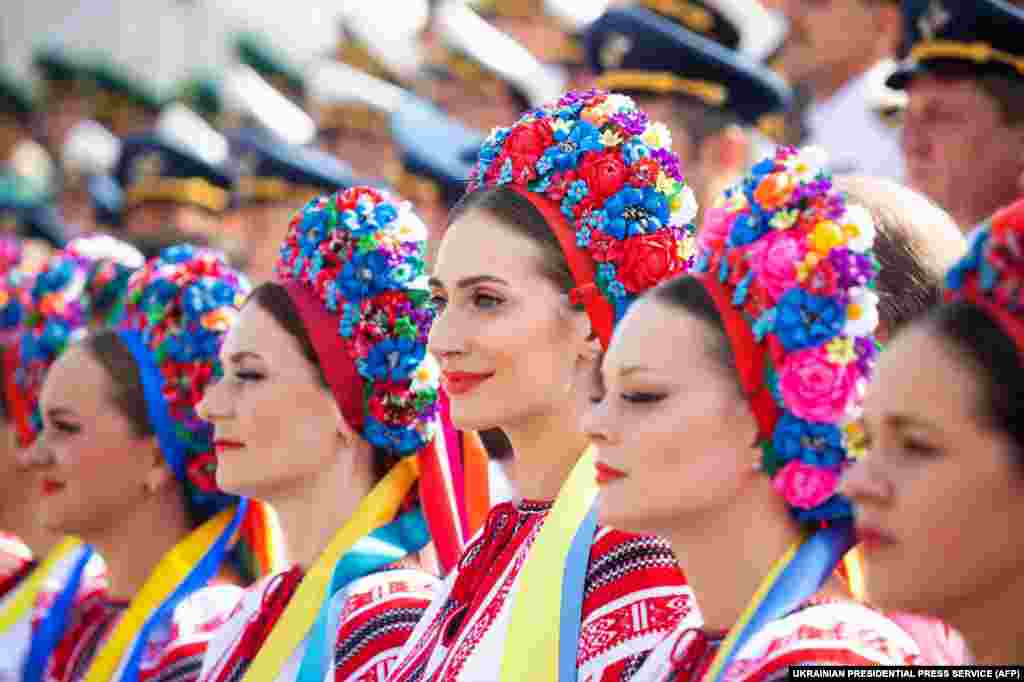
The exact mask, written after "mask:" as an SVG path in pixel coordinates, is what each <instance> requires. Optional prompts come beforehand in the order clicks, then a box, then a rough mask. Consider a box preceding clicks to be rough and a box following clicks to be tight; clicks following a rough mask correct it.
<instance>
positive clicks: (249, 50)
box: [234, 33, 306, 102]
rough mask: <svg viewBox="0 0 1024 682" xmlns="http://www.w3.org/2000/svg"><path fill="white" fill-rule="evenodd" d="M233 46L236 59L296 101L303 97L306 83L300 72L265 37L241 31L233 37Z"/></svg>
mask: <svg viewBox="0 0 1024 682" xmlns="http://www.w3.org/2000/svg"><path fill="white" fill-rule="evenodd" d="M234 47H235V56H236V57H237V58H238V61H240V62H241V63H242V64H245V65H246V66H248V67H250V68H252V69H254V70H255V71H256V72H257V73H258V74H259V75H260V76H262V77H263V78H264V79H265V80H266V81H267V82H268V83H270V84H271V85H272V86H274V87H275V88H277V89H278V90H279V91H280V92H282V93H284V94H285V95H287V96H288V97H289V98H290V99H292V100H293V101H296V102H301V101H302V100H303V99H305V96H306V83H305V81H304V80H303V78H302V74H301V73H300V72H299V70H298V69H296V68H295V67H294V66H293V65H292V64H290V63H289V61H288V58H287V57H286V56H285V55H283V54H282V53H281V52H280V51H279V50H277V49H275V48H274V46H273V45H271V44H270V42H269V41H268V40H267V39H266V38H264V37H263V36H261V35H259V34H256V33H242V34H240V35H238V36H236V37H235V45H234Z"/></svg>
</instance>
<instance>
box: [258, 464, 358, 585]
mask: <svg viewBox="0 0 1024 682" xmlns="http://www.w3.org/2000/svg"><path fill="white" fill-rule="evenodd" d="M345 456H350V457H359V456H362V455H361V454H356V455H345ZM366 456H368V457H370V456H372V455H370V454H369V453H367V455H366ZM371 488H372V484H371V483H370V482H369V480H366V481H364V482H361V483H357V482H356V481H354V480H353V477H352V476H351V475H350V474H340V473H339V472H338V470H337V468H331V469H327V470H324V471H322V472H321V473H320V474H319V475H318V476H316V477H315V478H311V479H307V480H305V481H303V483H302V484H301V485H299V486H295V487H294V488H290V489H289V490H287V491H284V492H282V493H281V494H280V495H275V496H273V497H272V498H268V499H267V500H266V501H267V502H268V503H269V504H270V505H271V506H272V507H273V508H274V511H276V512H277V517H278V520H279V521H280V523H281V531H282V534H283V535H284V555H285V559H286V560H287V562H288V563H290V564H298V565H299V566H301V567H302V568H303V569H306V570H309V568H310V567H311V566H312V565H313V563H314V562H315V561H316V560H317V557H319V556H320V555H321V554H322V553H323V551H324V550H325V549H327V545H328V544H330V542H331V539H332V538H333V537H334V535H335V534H336V533H337V532H338V530H339V529H340V528H341V527H342V526H344V525H345V524H346V523H347V522H348V520H349V519H350V518H352V515H353V514H354V513H355V511H356V508H357V507H358V506H359V503H360V502H361V501H362V500H363V498H364V497H365V496H366V495H367V494H368V493H369V492H370V489H371Z"/></svg>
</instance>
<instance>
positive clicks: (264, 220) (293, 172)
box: [225, 128, 355, 283]
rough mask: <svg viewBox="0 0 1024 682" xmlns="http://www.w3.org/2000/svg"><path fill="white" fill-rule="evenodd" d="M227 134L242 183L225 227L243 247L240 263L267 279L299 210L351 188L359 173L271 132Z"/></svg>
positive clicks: (257, 277) (255, 276) (256, 278)
mask: <svg viewBox="0 0 1024 682" xmlns="http://www.w3.org/2000/svg"><path fill="white" fill-rule="evenodd" d="M227 137H228V140H229V141H230V143H231V154H232V157H233V159H234V163H235V164H236V169H237V176H238V181H237V185H236V190H235V200H234V202H233V205H232V208H231V210H230V211H229V214H228V218H227V220H226V221H225V222H226V225H225V231H226V233H227V236H228V238H229V239H231V240H233V241H236V242H237V244H238V245H239V246H240V249H239V250H238V255H239V256H240V259H239V260H238V262H237V263H236V264H237V265H238V266H239V267H243V268H244V269H245V270H246V272H247V273H248V274H249V276H250V277H251V278H252V280H253V282H254V283H259V282H264V281H268V280H270V279H272V277H273V274H274V263H275V262H276V260H277V256H278V250H279V248H280V246H281V239H282V237H283V235H284V233H285V231H286V230H287V227H288V223H289V221H290V220H291V218H292V216H293V215H294V214H295V213H296V211H298V210H299V209H301V208H302V206H303V205H305V203H306V202H307V201H309V200H310V199H313V198H314V197H317V196H320V195H322V194H331V193H333V192H336V191H338V190H340V189H344V188H347V187H352V186H353V185H354V184H355V176H354V175H353V173H352V169H351V168H350V167H348V166H347V165H345V164H343V163H342V162H340V161H338V160H337V159H335V158H334V157H333V156H331V155H329V154H327V153H325V152H322V151H320V150H318V149H314V148H311V147H300V146H298V145H292V144H288V143H287V142H283V141H281V140H280V139H278V138H277V137H275V136H274V135H273V134H272V133H271V132H270V131H268V130H258V129H252V128H245V129H241V130H233V131H229V132H228V133H227Z"/></svg>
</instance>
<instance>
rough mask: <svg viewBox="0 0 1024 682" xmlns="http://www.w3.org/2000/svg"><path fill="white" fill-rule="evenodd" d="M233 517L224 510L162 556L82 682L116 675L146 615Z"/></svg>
mask: <svg viewBox="0 0 1024 682" xmlns="http://www.w3.org/2000/svg"><path fill="white" fill-rule="evenodd" d="M234 515H235V509H234V507H232V508H230V509H225V510H224V511H222V512H221V513H219V514H217V515H216V516H214V517H213V518H211V519H210V520H209V521H207V522H206V523H204V524H203V525H201V526H200V527H199V528H197V529H195V530H194V531H192V532H191V533H189V534H188V536H186V537H185V538H184V539H183V540H181V541H180V542H179V543H178V544H177V545H175V546H174V548H173V549H171V551H170V552H168V553H167V554H165V555H164V556H163V558H162V559H160V562H159V563H158V564H157V565H156V568H154V569H153V571H152V573H150V574H149V577H148V578H147V579H146V583H145V584H144V585H143V586H142V589H141V590H139V592H138V594H136V595H135V597H134V598H133V599H132V602H131V604H129V606H128V610H127V611H125V613H124V616H122V617H121V619H120V621H118V623H117V626H116V627H115V628H114V631H113V632H112V633H111V634H110V637H109V638H108V639H107V641H106V642H105V643H104V644H103V646H102V648H101V649H100V650H99V652H98V653H97V654H96V657H95V658H94V659H93V661H92V665H90V666H89V672H87V673H86V675H85V682H108V681H109V680H111V679H112V678H113V676H114V673H116V672H117V669H118V666H119V665H120V664H121V659H122V658H123V657H124V655H125V653H126V652H127V651H128V650H129V648H130V647H131V645H132V643H133V642H134V641H135V637H136V635H137V634H138V632H139V631H140V630H141V629H142V626H143V625H145V624H146V620H147V619H148V618H149V617H150V615H151V614H152V613H153V612H154V611H155V610H156V609H157V608H159V607H160V605H161V604H162V603H164V600H165V599H167V597H168V595H170V594H171V593H172V592H174V590H175V589H176V588H177V587H178V585H179V584H181V581H182V580H184V579H185V578H186V577H187V576H188V574H189V572H190V571H191V570H192V569H193V568H194V567H195V565H196V564H197V563H199V560H200V559H202V558H203V556H205V555H206V552H207V551H209V549H210V547H211V546H213V543H214V542H216V541H217V538H219V537H220V535H221V533H223V532H224V529H225V528H227V526H228V524H230V523H231V519H232V518H233V517H234Z"/></svg>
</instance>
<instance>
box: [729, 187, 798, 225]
mask: <svg viewBox="0 0 1024 682" xmlns="http://www.w3.org/2000/svg"><path fill="white" fill-rule="evenodd" d="M740 196H742V195H740ZM799 218H800V211H798V210H796V209H795V208H788V209H782V210H781V211H778V212H776V213H775V215H773V216H772V220H771V222H770V223H769V224H770V225H771V226H772V228H773V229H776V230H788V229H789V228H791V227H793V225H795V224H796V221H797V220H798V219H799Z"/></svg>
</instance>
